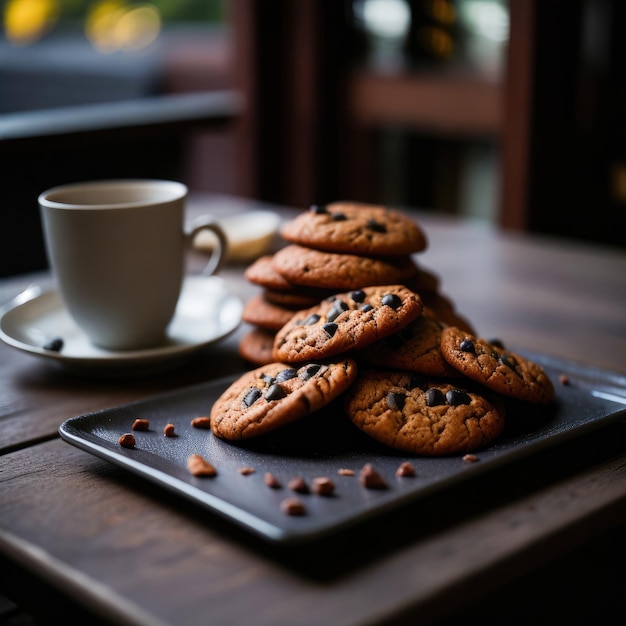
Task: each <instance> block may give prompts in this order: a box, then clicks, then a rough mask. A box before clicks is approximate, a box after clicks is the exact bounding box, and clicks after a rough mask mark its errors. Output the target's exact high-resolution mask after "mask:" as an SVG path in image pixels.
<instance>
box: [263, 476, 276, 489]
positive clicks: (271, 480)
mask: <svg viewBox="0 0 626 626" xmlns="http://www.w3.org/2000/svg"><path fill="white" fill-rule="evenodd" d="M263 480H264V481H265V484H266V485H267V486H268V487H271V488H272V489H279V488H280V481H279V480H278V478H276V476H274V474H272V473H271V472H265V476H264V478H263Z"/></svg>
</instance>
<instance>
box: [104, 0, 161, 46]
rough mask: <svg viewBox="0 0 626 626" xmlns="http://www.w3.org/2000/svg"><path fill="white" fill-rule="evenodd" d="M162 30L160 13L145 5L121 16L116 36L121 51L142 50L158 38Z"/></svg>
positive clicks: (116, 25)
mask: <svg viewBox="0 0 626 626" xmlns="http://www.w3.org/2000/svg"><path fill="white" fill-rule="evenodd" d="M160 30H161V17H160V15H159V12H158V11H157V9H156V8H155V7H153V6H151V5H145V6H139V7H136V8H133V9H130V10H128V11H126V12H125V13H124V14H123V15H121V16H120V18H119V19H118V20H117V23H116V24H115V28H114V35H115V39H116V40H117V42H118V46H119V48H120V49H125V50H141V49H142V48H145V47H146V46H149V45H150V44H151V43H152V42H153V41H154V40H155V39H156V38H157V37H158V35H159V31H160Z"/></svg>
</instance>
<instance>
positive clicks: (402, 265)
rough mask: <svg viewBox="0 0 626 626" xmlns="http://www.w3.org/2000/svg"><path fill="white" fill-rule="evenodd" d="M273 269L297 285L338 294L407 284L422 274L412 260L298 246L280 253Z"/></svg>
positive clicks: (402, 257) (276, 254) (275, 255)
mask: <svg viewBox="0 0 626 626" xmlns="http://www.w3.org/2000/svg"><path fill="white" fill-rule="evenodd" d="M272 266H273V267H274V269H275V270H276V272H278V273H279V274H280V275H281V276H283V277H284V278H285V279H286V280H287V281H289V282H290V283H293V284H295V285H305V286H307V287H317V288H323V289H334V290H345V289H356V288H357V287H358V286H359V285H390V284H394V283H404V282H405V281H406V280H408V279H409V278H411V276H414V275H415V274H416V273H417V271H418V270H417V266H416V265H415V263H413V261H412V259H411V257H410V256H397V257H365V256H358V255H355V254H340V253H336V252H324V251H322V250H314V249H312V248H305V247H304V246H300V245H298V244H291V245H288V246H286V247H284V248H282V249H280V250H279V251H278V252H276V253H275V254H274V256H273V257H272Z"/></svg>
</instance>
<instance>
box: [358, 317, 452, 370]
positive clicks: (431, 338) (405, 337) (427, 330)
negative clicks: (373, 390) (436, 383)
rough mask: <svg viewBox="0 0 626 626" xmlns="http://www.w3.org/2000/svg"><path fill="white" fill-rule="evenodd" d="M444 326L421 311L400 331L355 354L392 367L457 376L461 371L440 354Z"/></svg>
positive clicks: (368, 360) (369, 360)
mask: <svg viewBox="0 0 626 626" xmlns="http://www.w3.org/2000/svg"><path fill="white" fill-rule="evenodd" d="M443 327H444V325H443V324H442V323H441V322H439V321H438V320H435V319H432V318H430V317H424V316H423V315H422V316H421V317H418V318H417V319H416V320H414V321H413V322H411V323H410V324H408V325H407V326H405V327H404V328H403V329H402V330H400V331H399V332H397V333H394V334H393V335H389V336H388V337H385V338H384V339H381V340H379V341H377V342H376V343H374V344H372V345H371V346H369V347H367V348H364V349H363V350H360V351H359V353H358V355H359V357H360V358H362V359H363V360H364V361H367V362H368V363H373V364H376V365H379V366H384V367H389V368H392V369H398V370H406V371H409V372H415V373H418V374H428V375H430V376H449V377H455V378H460V377H461V374H460V372H459V371H458V370H456V369H455V368H454V367H452V366H451V365H450V364H449V363H448V362H447V361H446V360H445V359H444V358H443V356H442V354H441V331H442V329H443Z"/></svg>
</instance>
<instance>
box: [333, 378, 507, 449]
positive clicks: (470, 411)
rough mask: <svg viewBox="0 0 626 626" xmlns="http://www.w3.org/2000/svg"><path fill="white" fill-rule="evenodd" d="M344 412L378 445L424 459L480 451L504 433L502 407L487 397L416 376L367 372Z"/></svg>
mask: <svg viewBox="0 0 626 626" xmlns="http://www.w3.org/2000/svg"><path fill="white" fill-rule="evenodd" d="M344 407H345V411H346V413H347V415H348V417H349V418H350V420H352V423H353V424H355V426H357V427H358V428H359V429H361V430H362V431H363V432H365V433H366V434H367V435H369V436H370V437H372V438H373V439H375V440H376V441H379V442H380V443H382V444H384V445H387V446H390V447H392V448H395V449H396V450H401V451H403V452H409V453H412V454H415V455H419V456H429V457H435V456H446V455H455V454H465V453H467V452H470V451H474V450H478V449H479V448H482V447H484V446H486V445H487V444H489V443H491V442H492V441H494V440H495V439H496V438H497V437H498V436H499V435H500V434H501V433H502V431H503V429H504V414H503V410H502V408H501V407H498V406H496V405H495V404H493V403H491V402H490V401H489V400H488V399H487V398H486V397H483V396H482V395H480V394H478V393H475V392H473V391H467V390H465V389H462V388H460V387H458V386H457V385H456V384H455V383H453V382H449V381H448V382H445V381H444V382H433V381H428V380H427V379H425V378H423V377H421V376H419V375H416V374H413V373H410V372H402V371H384V370H378V369H371V370H362V371H361V372H360V373H359V377H358V379H357V380H356V382H355V383H354V384H353V385H352V386H351V387H350V388H349V389H348V390H347V391H346V393H345V396H344Z"/></svg>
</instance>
